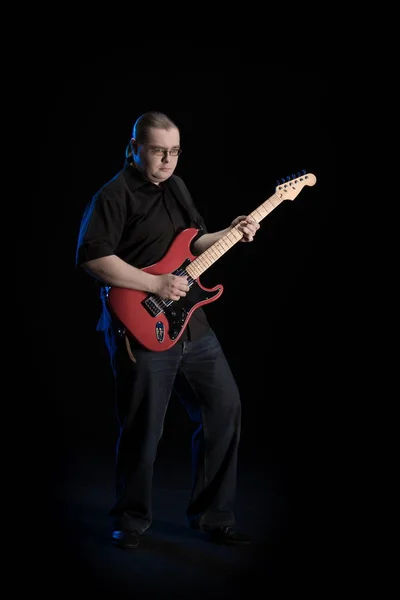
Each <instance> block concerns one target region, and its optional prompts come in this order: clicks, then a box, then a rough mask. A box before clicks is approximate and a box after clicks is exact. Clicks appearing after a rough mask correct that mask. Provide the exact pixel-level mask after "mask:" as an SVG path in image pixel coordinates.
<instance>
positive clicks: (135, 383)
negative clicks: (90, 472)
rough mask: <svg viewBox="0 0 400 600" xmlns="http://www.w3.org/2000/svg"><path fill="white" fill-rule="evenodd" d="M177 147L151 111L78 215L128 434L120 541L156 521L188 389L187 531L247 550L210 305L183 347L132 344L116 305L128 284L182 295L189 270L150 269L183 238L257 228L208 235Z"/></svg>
mask: <svg viewBox="0 0 400 600" xmlns="http://www.w3.org/2000/svg"><path fill="white" fill-rule="evenodd" d="M180 152H181V148H180V132H179V129H178V127H177V126H176V125H175V123H173V121H172V120H171V119H170V118H169V117H168V116H166V115H164V114H162V113H159V112H147V113H145V114H143V115H141V116H140V117H139V118H138V119H137V121H136V123H135V125H134V127H133V133H132V139H131V140H130V143H129V145H128V148H127V153H126V161H125V164H124V167H123V169H122V170H121V171H120V172H119V173H117V174H116V176H115V177H114V178H113V179H111V181H108V182H107V183H106V184H105V185H104V186H103V187H102V188H101V189H100V190H99V191H98V192H97V193H96V194H95V195H94V197H93V199H92V202H91V203H90V204H89V205H88V207H87V208H86V210H85V213H84V215H83V218H82V223H81V228H80V234H79V240H78V247H77V259H76V260H77V265H79V266H82V267H83V268H84V269H85V270H86V271H87V272H88V273H89V274H90V275H92V276H93V277H94V278H95V279H96V280H98V281H99V282H100V285H101V289H102V299H103V314H102V316H101V319H100V321H99V325H98V328H99V329H101V330H103V331H104V333H105V339H106V343H107V346H108V348H109V351H110V359H111V365H112V368H113V372H114V375H115V399H116V407H117V414H118V422H119V427H120V433H119V439H118V445H117V457H116V480H117V481H116V494H117V498H116V502H115V504H114V506H113V507H112V509H111V511H110V516H111V517H112V518H113V534H112V539H113V543H114V544H116V545H118V546H120V547H122V548H136V547H137V546H138V545H139V537H140V535H142V534H143V533H144V532H145V531H146V530H147V529H148V528H149V527H150V525H151V523H152V508H151V495H152V481H153V466H154V461H155V458H156V451H157V446H158V443H159V440H160V438H161V435H162V431H163V424H164V418H165V414H166V410H167V406H168V401H169V398H170V396H171V393H172V391H173V389H176V391H177V393H178V394H179V393H180V391H181V382H182V381H183V380H185V383H186V387H187V384H189V386H190V388H191V391H192V392H193V394H191V395H190V397H189V396H188V394H187V391H186V390H185V392H184V396H182V402H183V404H184V405H185V408H186V409H187V411H188V414H189V415H190V418H191V419H192V420H193V421H195V422H197V423H198V428H197V430H196V432H195V433H194V435H193V439H192V452H193V485H192V490H191V496H190V501H189V504H188V507H187V519H188V522H189V524H190V525H191V526H192V527H194V528H197V529H201V530H202V531H204V532H206V533H207V535H209V536H210V538H211V540H212V541H214V542H217V543H221V544H228V545H240V544H248V543H250V539H249V538H248V537H247V536H245V535H244V534H242V533H240V532H239V531H237V529H236V520H235V516H234V508H233V507H234V498H235V487H236V470H237V453H238V446H239V438H240V427H241V422H240V420H241V406H240V397H239V392H238V388H237V385H236V383H235V380H234V377H233V375H232V372H231V370H230V367H229V365H228V363H227V360H226V358H225V356H224V353H223V350H222V348H221V346H220V344H219V342H218V340H217V338H216V335H215V333H214V332H213V331H212V329H211V327H210V325H209V323H208V321H207V317H206V315H205V312H204V310H203V308H202V307H201V306H200V307H198V308H197V309H196V310H194V312H193V314H192V316H191V318H190V319H189V322H188V323H187V325H186V327H185V328H184V330H183V332H181V336H180V337H179V339H178V341H177V342H176V343H174V344H173V345H172V346H171V347H170V348H168V349H166V350H165V351H161V352H158V351H152V350H149V349H148V348H146V347H145V346H144V345H143V344H141V343H140V342H138V340H137V339H135V336H134V335H132V333H131V332H129V331H127V330H126V328H125V327H123V326H122V324H121V322H120V321H119V319H118V318H116V316H115V314H114V313H113V312H112V311H111V310H110V305H109V302H108V298H109V296H108V294H109V291H110V289H112V288H113V287H114V288H125V289H127V290H140V291H143V292H146V293H150V294H154V295H157V296H158V297H159V298H161V299H164V300H165V301H179V300H180V299H184V298H185V297H186V295H187V294H188V293H189V291H190V282H189V278H188V276H187V274H186V273H183V274H181V275H177V274H173V273H169V272H167V273H161V274H153V273H150V272H146V270H145V267H148V266H150V265H154V264H155V263H157V262H158V261H160V260H161V259H162V258H163V257H164V256H165V254H166V253H167V252H168V249H169V248H170V246H171V243H172V242H173V240H174V239H175V238H176V236H177V235H178V234H179V233H180V232H182V231H183V230H185V229H187V228H189V227H193V228H195V229H196V230H198V233H197V235H196V236H195V237H194V238H193V240H192V241H191V247H190V250H191V252H192V253H193V255H199V254H201V253H202V252H204V251H205V250H206V249H207V248H209V247H210V246H211V245H212V244H213V243H215V242H216V241H217V240H219V239H220V238H221V237H222V236H223V235H225V234H226V233H227V232H228V231H229V229H231V228H233V227H237V229H238V230H239V231H240V233H241V235H242V238H241V241H245V242H250V241H252V240H253V238H254V235H255V233H256V231H257V229H258V228H259V225H258V223H256V222H255V221H254V220H252V219H251V218H248V217H246V216H240V217H237V218H236V219H235V220H234V221H233V222H232V223H231V225H230V226H229V227H228V228H227V229H226V230H223V231H218V232H216V233H208V232H207V229H206V226H205V223H204V221H203V219H202V217H201V215H200V214H199V213H198V211H197V209H196V207H195V205H194V203H193V200H192V197H191V195H190V193H189V191H188V189H187V187H186V185H185V184H184V182H183V180H182V179H181V178H180V177H178V176H177V175H174V171H175V168H176V166H177V162H178V158H179V154H180Z"/></svg>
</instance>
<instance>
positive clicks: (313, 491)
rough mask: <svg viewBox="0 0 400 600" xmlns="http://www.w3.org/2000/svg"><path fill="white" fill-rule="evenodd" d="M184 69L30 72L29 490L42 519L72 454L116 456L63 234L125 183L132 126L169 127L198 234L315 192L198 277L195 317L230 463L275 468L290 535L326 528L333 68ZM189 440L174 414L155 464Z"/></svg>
mask: <svg viewBox="0 0 400 600" xmlns="http://www.w3.org/2000/svg"><path fill="white" fill-rule="evenodd" d="M255 54H256V53H255ZM53 58H54V57H53ZM186 59H187V57H186ZM186 59H185V57H184V56H183V55H180V56H179V57H178V58H177V60H173V61H172V60H168V61H164V60H157V59H152V60H150V61H149V62H148V63H146V62H143V61H139V62H137V63H136V61H135V60H128V59H127V57H126V50H123V49H113V50H110V49H108V50H107V51H103V52H102V51H101V50H100V51H99V50H98V49H97V50H96V52H95V51H93V52H92V51H85V52H80V53H76V55H72V56H71V55H65V54H63V53H60V56H58V60H57V66H56V67H54V61H51V60H50V59H49V57H48V56H47V55H46V54H45V53H43V55H41V56H40V60H39V59H38V62H39V64H40V68H38V69H36V71H35V74H34V78H33V80H34V82H35V86H36V87H35V89H36V95H35V101H34V111H35V115H36V117H37V118H36V119H35V120H34V123H32V124H31V125H30V127H31V131H34V132H35V135H36V139H35V141H34V142H31V143H30V145H29V144H28V147H27V149H26V150H27V154H28V155H31V156H34V158H35V160H34V167H35V169H37V172H36V178H35V179H34V180H33V181H32V187H31V193H30V194H29V197H28V199H27V211H26V213H25V214H26V215H27V219H25V225H27V224H28V225H29V226H28V227H27V230H26V232H24V235H26V236H27V239H28V240H29V252H28V256H26V252H25V255H24V254H22V256H21V259H24V260H25V261H26V260H28V261H29V263H30V264H31V265H32V269H31V270H30V271H29V273H28V274H27V277H28V278H29V280H28V282H27V283H26V285H25V294H24V295H23V297H21V296H20V298H19V300H20V304H21V307H22V312H23V313H24V316H25V319H26V321H25V322H26V324H27V327H28V329H29V331H30V332H31V335H30V341H31V352H30V361H29V362H30V364H31V365H32V368H33V374H34V378H35V381H37V383H38V393H39V397H40V401H39V402H35V405H34V408H33V413H34V417H33V418H34V419H35V421H34V424H35V425H33V424H32V430H31V433H32V431H33V430H34V431H35V433H32V437H33V438H34V439H35V441H36V442H37V444H35V447H36V448H38V447H39V448H40V451H39V455H40V456H39V460H40V461H41V463H40V469H38V470H37V471H36V473H35V475H34V477H35V482H36V483H35V485H39V486H40V485H42V486H43V490H48V491H49V495H48V496H47V500H48V502H46V501H45V498H44V497H42V499H41V501H40V503H41V507H42V508H41V510H42V511H43V518H44V519H46V515H47V514H48V512H49V511H51V510H52V509H54V508H55V505H56V504H55V498H56V497H57V499H58V500H57V501H59V502H61V503H62V502H63V498H62V494H63V476H64V475H63V474H64V471H66V470H67V464H68V462H69V461H70V458H71V456H73V457H74V460H76V461H77V462H79V452H80V450H81V448H83V447H85V448H88V447H89V448H90V450H91V452H93V455H94V456H95V455H96V453H98V455H99V456H101V455H102V452H103V451H104V450H105V451H106V452H108V453H112V452H113V445H114V442H115V439H116V433H117V429H116V421H115V416H114V407H113V403H112V378H111V372H110V370H109V365H108V356H107V353H106V350H105V348H104V346H103V341H102V339H101V337H100V334H99V333H98V332H96V330H95V327H96V323H97V319H98V315H99V311H100V302H99V299H98V296H97V290H96V288H95V286H94V283H93V281H92V280H90V279H89V278H88V276H87V275H85V274H83V273H81V272H79V271H77V270H76V268H75V264H74V261H75V250H76V243H77V235H78V230H79V225H80V219H81V216H82V212H83V210H84V208H85V206H86V204H87V202H88V201H89V200H90V199H91V197H92V195H93V194H94V193H95V191H97V189H98V188H99V187H100V186H101V185H102V184H103V183H104V182H106V181H107V180H109V179H110V178H111V177H113V176H114V174H115V173H116V172H117V171H118V170H119V169H120V168H121V167H122V165H123V160H124V151H125V146H126V144H127V142H128V141H129V139H130V136H131V131H132V125H133V123H134V121H135V120H136V118H137V116H139V115H140V114H141V113H142V112H145V111H147V110H160V111H162V112H165V113H166V114H168V115H169V116H170V117H171V118H172V119H173V120H174V121H175V122H176V123H177V125H178V126H179V127H180V130H181V145H182V148H183V153H182V156H181V157H180V159H179V163H178V167H177V170H176V173H177V174H179V175H181V176H182V177H183V178H184V180H185V182H186V183H187V185H188V187H189V189H190V191H191V193H192V196H193V198H194V200H195V201H196V203H197V205H198V208H199V210H200V212H201V213H202V214H203V216H204V218H205V220H206V223H207V227H208V230H209V231H214V230H218V229H222V228H225V227H226V226H227V225H229V223H230V222H231V221H232V220H233V219H234V218H235V217H236V216H237V215H239V214H246V213H249V212H251V211H252V210H254V209H255V208H256V207H257V206H259V205H260V204H261V203H262V202H264V200H266V199H267V198H268V197H269V196H271V195H272V194H273V192H274V190H275V186H276V183H277V180H278V179H280V178H282V177H285V178H286V176H288V175H289V176H291V175H292V174H293V173H294V174H295V173H297V172H298V171H300V170H303V169H305V170H306V171H307V172H310V173H313V174H314V175H315V176H316V178H317V183H316V185H315V186H313V187H305V188H304V189H303V190H302V191H301V193H300V194H299V195H298V197H297V198H296V199H295V200H294V201H287V202H284V203H283V204H282V205H280V206H279V207H278V208H276V209H275V210H274V211H273V212H272V213H271V214H270V215H269V216H268V217H267V218H266V219H265V220H264V221H262V223H261V228H260V230H259V231H258V233H257V235H256V238H255V240H254V242H253V243H251V244H237V245H236V246H235V247H234V248H233V249H231V250H230V252H229V253H227V254H226V255H225V256H224V257H222V258H221V259H220V261H218V262H217V263H215V264H214V265H213V267H212V268H211V269H210V270H209V271H207V272H206V273H205V274H204V276H203V277H202V281H203V283H204V284H206V285H216V284H222V285H223V286H224V293H223V295H222V297H221V298H220V299H218V300H217V301H216V302H215V303H213V304H211V305H209V306H208V307H207V314H208V316H209V319H210V321H211V323H212V325H213V327H214V329H215V331H216V332H217V334H218V337H219V338H220V341H221V343H222V345H223V347H224V349H225V352H226V355H227V357H228V360H229V362H230V364H231V367H232V370H233V372H234V374H235V377H236V379H237V381H238V384H239V387H240V390H241V394H242V404H243V434H242V444H241V460H243V461H248V462H249V463H251V464H259V465H265V467H268V466H271V467H274V468H275V467H276V468H277V469H278V471H279V473H280V477H281V481H282V486H283V487H284V488H285V489H286V490H287V493H288V494H289V497H290V498H291V505H292V507H293V508H292V519H293V520H292V524H293V526H296V527H304V526H305V523H306V522H307V523H308V524H309V527H310V519H309V517H310V514H311V512H312V515H313V519H314V521H313V522H314V523H316V522H318V520H319V517H320V516H322V515H325V516H326V514H330V515H331V518H333V517H332V502H333V498H334V496H335V494H336V492H335V491H334V486H333V483H332V481H333V479H334V477H335V468H336V461H337V453H338V446H339V444H338V440H337V436H336V433H337V426H338V416H337V415H338V402H339V397H340V386H341V381H340V378H341V372H340V367H338V354H337V352H338V351H337V349H336V348H337V343H338V342H339V344H340V343H341V338H340V317H339V307H340V297H341V295H342V293H343V289H342V287H341V286H342V284H341V271H340V269H341V265H340V261H339V257H340V245H341V235H340V233H339V231H340V223H339V219H338V201H337V193H336V177H337V174H336V146H335V136H334V119H333V115H332V112H331V107H330V98H331V96H332V93H333V92H334V91H335V92H336V91H337V86H338V80H337V77H336V76H335V74H334V73H331V72H330V71H329V69H324V68H310V69H308V68H304V69H293V67H290V66H288V65H284V64H269V63H268V62H267V61H266V59H264V58H263V56H262V55H260V54H259V53H257V55H256V56H250V55H247V56H246V55H243V54H242V53H241V52H240V50H239V49H237V48H230V49H229V48H226V49H221V48H219V49H218V48H208V49H207V50H204V49H198V50H197V51H193V50H192V54H191V55H190V58H189V60H188V61H187V62H186ZM31 75H32V73H31ZM31 139H32V138H31ZM38 177H39V179H38ZM342 217H343V215H342ZM23 383H26V382H23ZM31 384H32V382H30V383H29V385H28V387H29V389H32V388H31ZM37 432H40V436H39V435H38V433H37ZM190 434H191V424H190V422H189V421H188V418H187V416H186V414H185V413H184V412H183V409H182V408H181V406H180V405H179V404H178V402H177V401H175V400H174V399H172V401H171V404H170V407H169V410H168V412H167V417H166V425H165V430H164V436H163V439H162V441H161V444H160V452H162V453H163V454H164V455H168V454H171V456H172V457H173V456H176V455H177V454H178V455H179V454H181V453H184V454H187V453H188V443H189V440H190ZM37 438H39V439H40V442H39V441H38V439H37ZM50 465H51V466H50ZM171 468H173V467H171ZM38 471H40V473H39V472H38ZM49 471H50V472H51V473H52V475H50V473H49ZM306 489H307V491H305V490H306ZM46 493H47V492H46ZM43 496H46V494H45V493H43ZM307 498H308V499H309V500H310V499H311V498H312V501H311V500H310V501H309V502H308V501H307ZM306 515H307V517H306ZM316 515H318V517H316ZM316 529H317V527H314V531H316Z"/></svg>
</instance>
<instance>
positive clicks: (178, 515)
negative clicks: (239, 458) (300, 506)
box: [58, 448, 290, 598]
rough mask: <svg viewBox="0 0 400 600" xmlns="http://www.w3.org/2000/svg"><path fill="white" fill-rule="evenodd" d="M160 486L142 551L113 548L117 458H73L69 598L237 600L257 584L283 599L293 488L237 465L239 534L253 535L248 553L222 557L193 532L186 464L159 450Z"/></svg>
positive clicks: (66, 502) (66, 501)
mask: <svg viewBox="0 0 400 600" xmlns="http://www.w3.org/2000/svg"><path fill="white" fill-rule="evenodd" d="M162 450H163V452H161V456H160V457H159V458H158V459H157V464H156V469H155V477H154V495H153V498H154V502H153V512H154V522H153V525H152V527H151V528H150V529H149V530H148V532H146V533H145V534H144V536H143V537H142V538H141V543H140V546H139V548H137V549H135V550H130V551H124V550H121V549H118V548H115V547H113V546H112V545H111V543H110V531H111V529H110V527H111V522H110V520H109V517H108V516H107V513H108V510H109V508H110V506H111V504H112V503H113V499H114V496H113V494H114V490H113V452H112V449H111V448H103V450H102V451H101V452H99V451H98V449H96V448H92V449H91V450H87V449H86V450H82V449H81V448H80V449H79V450H78V449H77V448H75V449H73V450H71V451H70V453H69V455H68V460H67V461H66V467H65V472H64V478H63V482H62V486H61V492H62V493H61V495H62V498H61V503H62V511H61V513H62V514H61V518H62V521H63V522H62V529H63V530H64V532H65V538H66V539H65V545H64V547H66V548H67V552H66V553H65V554H64V556H65V558H64V559H63V567H62V566H61V565H59V564H58V569H60V571H61V573H60V576H61V577H63V585H62V587H63V589H64V590H65V591H68V592H74V591H76V593H78V592H79V593H89V594H90V597H98V596H102V595H103V594H104V595H106V596H107V597H113V598H115V597H120V596H125V595H126V596H127V597H140V595H141V594H145V596H143V597H146V598H153V597H154V598H158V597H170V596H171V597H178V598H197V597H209V598H236V597H239V596H240V595H241V594H244V595H245V594H246V591H248V590H249V586H253V584H254V583H257V584H258V583H260V584H261V585H262V586H265V589H266V591H267V590H270V591H271V590H272V588H274V589H277V586H279V587H281V589H283V587H284V585H285V580H286V581H287V576H288V570H290V567H289V563H288V556H289V555H288V552H289V547H288V539H289V537H288V533H289V528H288V524H289V521H288V497H287V491H286V488H287V485H286V484H287V482H286V481H285V480H284V478H282V473H281V472H280V470H279V468H277V467H275V468H274V467H271V466H270V467H265V466H263V463H262V461H260V462H259V463H258V464H252V465H250V464H246V461H244V462H241V463H240V466H239V483H238V493H237V508H236V513H237V521H238V528H239V529H241V530H242V531H244V532H247V533H249V534H251V536H252V537H253V543H252V545H251V546H247V547H240V548H238V547H234V548H231V547H222V546H217V545H215V544H213V543H211V542H210V541H209V540H208V538H205V537H204V536H203V534H202V533H200V532H197V531H193V530H191V529H189V528H188V526H187V524H186V521H185V508H186V502H187V499H188V496H189V483H190V471H189V463H188V457H187V456H184V455H181V458H180V459H179V454H178V453H177V452H176V451H175V450H171V449H168V448H163V449H162Z"/></svg>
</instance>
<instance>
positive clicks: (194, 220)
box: [170, 175, 206, 233]
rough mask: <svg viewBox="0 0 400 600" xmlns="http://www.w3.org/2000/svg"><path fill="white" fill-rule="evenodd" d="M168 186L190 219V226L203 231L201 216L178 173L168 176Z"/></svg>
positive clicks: (204, 229)
mask: <svg viewBox="0 0 400 600" xmlns="http://www.w3.org/2000/svg"><path fill="white" fill-rule="evenodd" d="M170 187H171V191H172V193H173V194H174V196H175V198H176V199H177V200H178V202H179V204H180V205H181V207H182V208H183V210H184V211H185V212H186V214H187V215H188V217H189V220H190V227H195V228H196V229H199V230H200V231H201V232H202V233H205V232H206V227H205V224H204V221H203V218H202V217H201V215H200V214H199V212H198V211H197V210H196V208H195V205H194V202H193V198H192V196H191V195H190V192H189V190H188V188H187V187H186V185H185V183H184V182H183V180H182V179H181V177H179V176H178V175H172V176H171V178H170Z"/></svg>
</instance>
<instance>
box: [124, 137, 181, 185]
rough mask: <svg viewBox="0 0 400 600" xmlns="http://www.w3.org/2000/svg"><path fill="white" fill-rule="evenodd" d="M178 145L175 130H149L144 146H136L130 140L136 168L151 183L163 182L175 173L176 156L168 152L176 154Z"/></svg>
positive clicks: (133, 141) (178, 138)
mask: <svg viewBox="0 0 400 600" xmlns="http://www.w3.org/2000/svg"><path fill="white" fill-rule="evenodd" d="M179 143H180V136H179V130H178V129H177V128H173V129H169V130H166V129H156V128H151V129H149V130H148V137H147V141H146V143H145V144H137V143H136V141H135V140H132V147H133V158H134V161H135V165H136V167H137V168H138V169H139V171H142V173H143V174H144V175H145V176H146V177H147V179H149V180H150V181H152V182H153V183H161V182H162V181H165V180H166V179H168V178H169V177H171V175H172V173H173V172H174V171H175V168H176V165H177V162H178V155H177V156H172V155H171V152H170V151H172V152H177V151H178V150H179ZM167 150H168V151H169V152H168V153H167V152H166V151H167Z"/></svg>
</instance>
